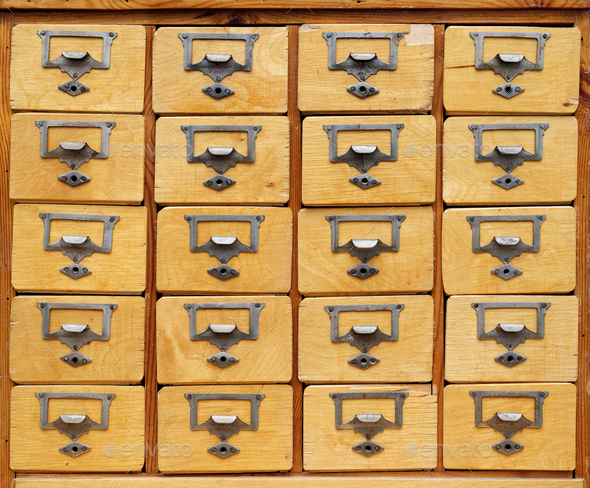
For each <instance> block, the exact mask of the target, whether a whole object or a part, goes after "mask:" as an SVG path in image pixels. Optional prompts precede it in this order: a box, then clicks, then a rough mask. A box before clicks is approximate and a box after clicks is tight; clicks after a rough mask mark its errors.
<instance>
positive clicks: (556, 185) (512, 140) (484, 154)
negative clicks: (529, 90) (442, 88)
mask: <svg viewBox="0 0 590 488" xmlns="http://www.w3.org/2000/svg"><path fill="white" fill-rule="evenodd" d="M443 158H444V163H443V171H444V173H443V178H444V183H443V197H444V200H445V202H447V203H448V204H450V205H469V204H472V205H477V204H489V205H494V204H497V205H500V204H508V205H509V204H521V205H523V204H535V203H538V204H546V203H565V202H571V201H572V200H573V199H574V198H576V183H577V174H576V168H577V158H578V123H577V121H576V119H575V118H574V117H451V118H448V119H447V120H446V121H445V125H444V148H443Z"/></svg>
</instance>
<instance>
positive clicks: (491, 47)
mask: <svg viewBox="0 0 590 488" xmlns="http://www.w3.org/2000/svg"><path fill="white" fill-rule="evenodd" d="M512 33H516V34H517V36H518V37H517V38H516V37H515V36H513V35H511V34H512ZM476 34H477V35H476ZM506 36H508V37H506ZM520 56H524V58H522V59H520ZM502 58H503V59H502ZM519 59H520V60H519ZM494 69H495V70H496V71H498V74H495V73H494ZM579 71H580V30H579V29H577V28H575V27H574V28H572V27H563V28H554V27H517V26H509V27H497V26H492V27H482V26H475V27H449V28H448V29H447V30H446V31H445V57H444V104H445V108H446V109H447V112H448V113H449V114H451V115H453V114H470V113H472V114H486V115H487V114H491V115H494V114H527V113H528V114H532V113H534V114H573V113H574V112H575V110H576V109H577V108H578V96H579V95H578V87H579V76H580V73H579ZM501 73H503V74H501Z"/></svg>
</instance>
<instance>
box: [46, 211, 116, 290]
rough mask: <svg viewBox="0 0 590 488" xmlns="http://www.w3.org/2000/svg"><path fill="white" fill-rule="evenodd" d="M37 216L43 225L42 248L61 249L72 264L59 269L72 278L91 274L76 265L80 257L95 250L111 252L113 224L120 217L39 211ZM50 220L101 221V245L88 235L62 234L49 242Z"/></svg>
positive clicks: (47, 249) (75, 278) (90, 254)
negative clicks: (56, 239)
mask: <svg viewBox="0 0 590 488" xmlns="http://www.w3.org/2000/svg"><path fill="white" fill-rule="evenodd" d="M39 217H40V218H41V220H43V226H44V227H45V229H44V233H43V249H45V250H46V251H61V252H62V254H65V255H66V256H68V257H69V258H70V259H71V260H72V261H74V263H75V264H74V265H70V266H65V267H64V268H61V269H60V271H61V272H62V273H63V274H65V275H67V276H69V277H70V278H72V279H74V280H77V279H79V278H83V277H84V276H88V275H90V274H92V271H91V270H90V269H88V268H86V267H84V266H78V263H79V262H80V261H82V259H84V258H85V257H86V256H92V254H93V253H95V252H105V253H108V252H111V248H112V246H113V228H114V227H115V224H116V223H117V222H119V218H120V217H117V216H116V215H79V214H67V213H40V214H39ZM52 220H75V221H86V222H102V223H103V224H104V227H103V233H102V245H101V246H99V245H98V244H95V243H94V242H92V240H91V239H90V237H89V236H70V235H64V236H62V237H61V239H60V240H59V241H56V242H54V243H53V244H51V243H50V242H49V235H50V232H51V221H52Z"/></svg>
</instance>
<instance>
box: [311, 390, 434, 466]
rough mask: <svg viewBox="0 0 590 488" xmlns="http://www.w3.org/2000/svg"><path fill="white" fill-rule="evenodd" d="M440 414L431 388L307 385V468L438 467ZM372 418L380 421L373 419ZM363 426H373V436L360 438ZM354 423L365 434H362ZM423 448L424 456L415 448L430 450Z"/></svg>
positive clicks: (363, 435)
mask: <svg viewBox="0 0 590 488" xmlns="http://www.w3.org/2000/svg"><path fill="white" fill-rule="evenodd" d="M363 395H364V398H361V397H362V396H363ZM376 395H377V396H378V397H375V396H376ZM436 412H437V403H436V395H432V394H431V390H430V385H381V386H375V385H367V386H359V385H323V386H309V387H307V388H306V389H305V391H304V394H303V463H304V469H305V470H308V471H405V470H414V469H432V468H434V467H435V466H436V424H437V417H436V415H437V414H436ZM375 414H377V415H375ZM370 417H379V419H378V420H377V421H369V420H370ZM367 418H369V420H367ZM386 422H387V423H386ZM372 423H376V424H377V425H372ZM337 424H338V426H337ZM363 424H365V429H366V425H368V426H369V427H370V428H371V430H370V433H369V431H367V430H365V432H366V434H362V431H363V430H364V429H363ZM382 424H383V425H382ZM400 424H401V427H400ZM355 425H356V426H357V429H359V430H360V431H361V432H359V433H358V434H357V433H355V431H354V430H353V429H354V427H355ZM375 429H376V430H375ZM374 432H377V433H374ZM373 433H374V435H372V434H373ZM366 436H368V437H366ZM424 446H427V447H428V453H427V454H426V455H423V453H422V451H421V452H418V450H417V449H420V450H426V449H425V447H424Z"/></svg>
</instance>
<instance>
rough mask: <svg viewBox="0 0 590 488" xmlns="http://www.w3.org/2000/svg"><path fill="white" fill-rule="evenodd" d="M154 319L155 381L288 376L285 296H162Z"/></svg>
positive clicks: (289, 350) (286, 378)
mask: <svg viewBox="0 0 590 488" xmlns="http://www.w3.org/2000/svg"><path fill="white" fill-rule="evenodd" d="M156 322H157V331H158V332H157V334H158V335H157V344H158V383H160V384H164V385H165V384H189V383H234V384H238V383H287V382H289V381H290V380H291V376H292V372H293V344H292V332H293V330H292V329H293V327H292V313H291V300H290V299H289V297H270V296H255V297H252V296H250V297H248V296H245V297H182V298H180V297H179V298H172V297H165V298H161V299H160V300H159V301H158V305H157V313H156ZM220 324H225V326H220Z"/></svg>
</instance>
